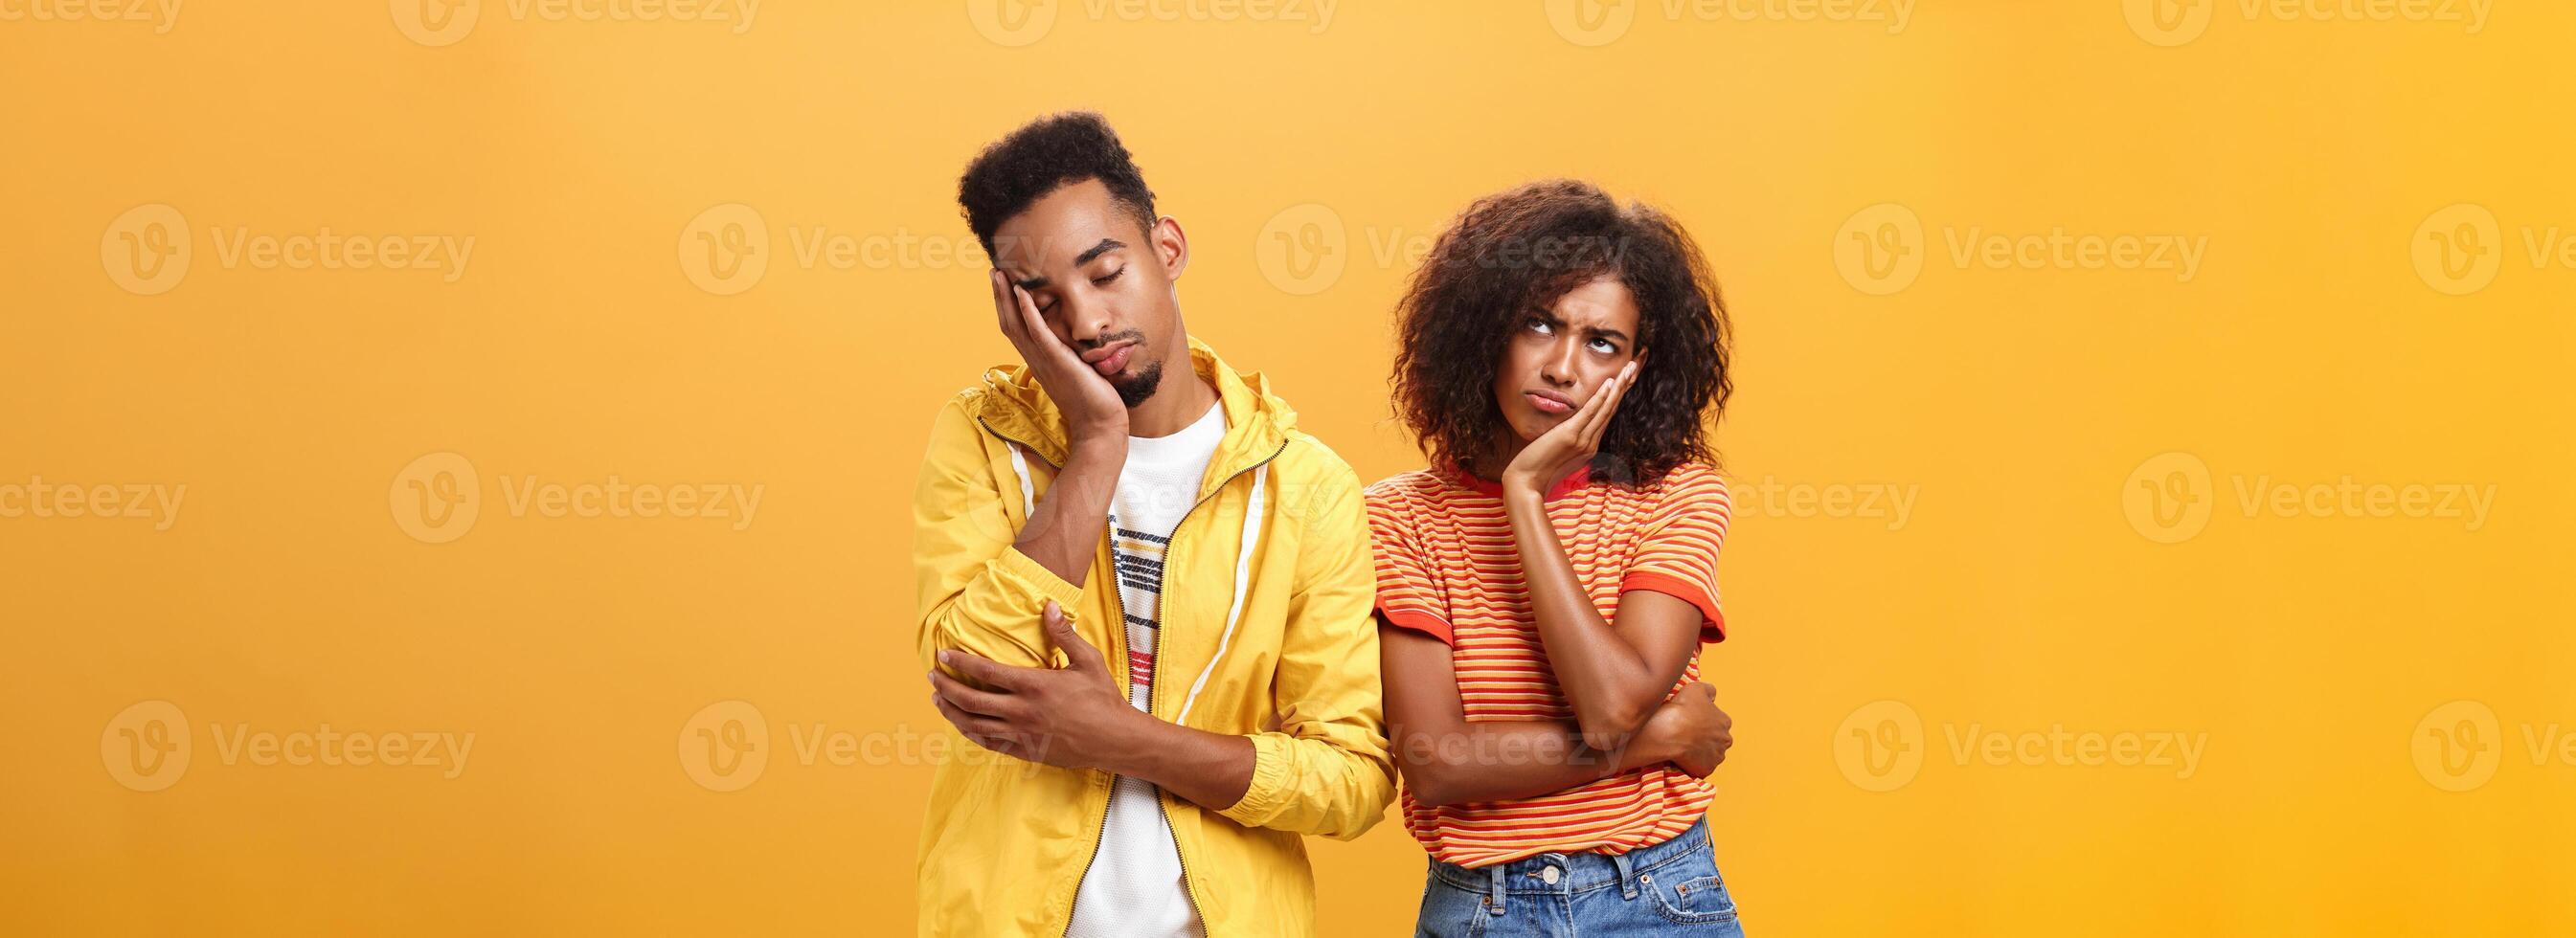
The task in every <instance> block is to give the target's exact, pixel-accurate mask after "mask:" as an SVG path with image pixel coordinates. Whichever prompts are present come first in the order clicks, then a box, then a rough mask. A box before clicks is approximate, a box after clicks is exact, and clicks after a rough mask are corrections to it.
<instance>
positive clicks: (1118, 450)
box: [1065, 433, 1127, 469]
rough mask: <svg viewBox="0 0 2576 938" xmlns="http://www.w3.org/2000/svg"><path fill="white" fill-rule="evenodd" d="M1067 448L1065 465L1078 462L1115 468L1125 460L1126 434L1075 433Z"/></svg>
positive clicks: (1123, 463) (1073, 464)
mask: <svg viewBox="0 0 2576 938" xmlns="http://www.w3.org/2000/svg"><path fill="white" fill-rule="evenodd" d="M1067 448H1068V450H1069V455H1067V456H1066V458H1065V465H1066V467H1068V468H1071V467H1073V466H1075V465H1078V464H1096V465H1099V466H1102V467H1106V468H1111V469H1115V468H1118V467H1120V466H1123V465H1125V464H1126V462H1127V435H1126V434H1124V433H1118V434H1109V433H1099V434H1093V435H1089V436H1083V435H1076V436H1074V438H1073V442H1072V443H1070V444H1068V446H1067Z"/></svg>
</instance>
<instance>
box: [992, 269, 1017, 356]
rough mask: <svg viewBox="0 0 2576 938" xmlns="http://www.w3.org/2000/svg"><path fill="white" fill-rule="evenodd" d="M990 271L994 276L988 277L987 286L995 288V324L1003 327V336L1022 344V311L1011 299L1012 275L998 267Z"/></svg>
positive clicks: (1012, 342)
mask: <svg viewBox="0 0 2576 938" xmlns="http://www.w3.org/2000/svg"><path fill="white" fill-rule="evenodd" d="M990 273H991V274H992V276H991V277H989V278H987V279H986V282H985V286H988V287H991V288H993V321H994V325H996V326H999V327H1000V328H1001V330H1002V337H1003V338H1005V339H1009V340H1011V344H1012V345H1018V344H1020V311H1019V310H1018V309H1017V308H1015V302H1014V301H1013V300H1012V299H1011V292H1010V291H1011V278H1010V275H1008V274H1005V273H1003V272H1002V271H1001V268H998V267H997V268H994V269H993V270H992V271H990Z"/></svg>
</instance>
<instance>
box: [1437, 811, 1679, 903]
mask: <svg viewBox="0 0 2576 938" xmlns="http://www.w3.org/2000/svg"><path fill="white" fill-rule="evenodd" d="M1708 852H1709V845H1708V819H1706V818H1702V819H1700V820H1699V821H1697V822H1696V823H1693V824H1692V825H1691V826H1690V829H1689V830H1685V831H1683V832H1681V833H1679V834H1675V835H1673V837H1672V839H1670V840H1666V841H1664V842H1662V843H1657V844H1647V845H1646V846H1643V847H1639V848H1637V849H1635V850H1630V851H1628V852H1626V853H1620V854H1606V853H1542V854H1538V855H1535V856H1529V857H1523V858H1521V859H1518V860H1513V861H1511V862H1509V863H1497V864H1494V865H1492V866H1480V867H1474V868H1469V867H1464V866H1459V865H1457V864H1454V863H1442V862H1440V861H1438V860H1433V861H1431V875H1433V876H1436V877H1439V879H1440V881H1441V882H1444V883H1447V884H1449V885H1450V886H1452V887H1455V888H1458V889H1462V890H1465V891H1468V892H1479V893H1484V894H1486V895H1490V896H1493V897H1494V898H1496V899H1498V900H1499V899H1501V898H1503V897H1504V896H1506V895H1510V894H1513V893H1520V894H1543V893H1565V894H1573V893H1580V892H1590V891H1592V890H1595V889H1607V888H1609V887H1612V886H1617V887H1619V892H1620V894H1622V895H1626V896H1631V897H1633V896H1635V895H1636V894H1637V877H1638V876H1641V875H1644V874H1648V873H1652V872H1654V871H1655V869H1656V868H1657V867H1660V866H1663V865H1664V864H1667V863H1670V862H1673V861H1674V860H1679V859H1681V858H1683V857H1687V856H1690V855H1691V854H1693V853H1702V854H1705V853H1708ZM1551 871H1553V872H1551Z"/></svg>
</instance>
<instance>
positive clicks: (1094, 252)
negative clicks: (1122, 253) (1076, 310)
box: [1018, 238, 1127, 290]
mask: <svg viewBox="0 0 2576 938" xmlns="http://www.w3.org/2000/svg"><path fill="white" fill-rule="evenodd" d="M1126 246H1127V242H1125V241H1120V240H1118V239H1116V238H1102V239H1100V243H1099V244H1095V245H1092V246H1091V248H1090V250H1086V251H1084V252H1082V253H1080V254H1077V255H1074V258H1073V266H1075V267H1080V266H1082V265H1084V264H1088V263H1091V262H1092V260H1093V259H1094V258H1097V257H1099V256H1100V255H1103V254H1107V253H1109V252H1111V251H1115V250H1118V249H1119V248H1123V247H1126ZM1052 282H1053V281H1050V280H1048V279H1047V278H1045V277H1030V278H1028V279H1026V280H1021V281H1018V283H1019V285H1020V289H1023V290H1036V289H1041V288H1043V287H1045V286H1046V285H1047V284H1049V283H1052Z"/></svg>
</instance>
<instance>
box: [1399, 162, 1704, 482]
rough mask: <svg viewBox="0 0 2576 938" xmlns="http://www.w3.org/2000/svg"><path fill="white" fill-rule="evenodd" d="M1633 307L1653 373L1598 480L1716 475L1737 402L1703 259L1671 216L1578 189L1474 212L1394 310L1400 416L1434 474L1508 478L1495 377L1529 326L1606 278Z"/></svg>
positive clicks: (1613, 436) (1497, 202) (1601, 459)
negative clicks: (1679, 469)
mask: <svg viewBox="0 0 2576 938" xmlns="http://www.w3.org/2000/svg"><path fill="white" fill-rule="evenodd" d="M1603 276H1609V277H1616V278H1618V280H1619V282H1620V283H1621V284H1622V285H1624V286H1626V287H1627V288H1628V292H1629V293H1630V294H1631V295H1632V296H1634V297H1635V299H1636V302H1637V312H1638V324H1637V331H1638V335H1637V349H1638V351H1640V352H1641V353H1644V354H1645V355H1646V356H1647V358H1646V363H1645V365H1644V367H1643V370H1642V371H1640V372H1639V373H1638V375H1637V379H1636V384H1635V385H1633V386H1631V387H1630V388H1629V389H1628V393H1627V395H1626V396H1624V397H1622V398H1620V402H1619V411H1618V413H1616V414H1613V415H1612V416H1611V419H1610V426H1609V429H1608V430H1606V431H1605V432H1604V433H1603V434H1602V437H1601V450H1600V453H1599V454H1598V455H1596V456H1595V457H1594V458H1593V462H1592V473H1593V477H1594V478H1597V479H1600V480H1602V481H1608V482H1623V483H1628V484H1640V483H1644V482H1649V481H1653V480H1657V479H1661V478H1663V476H1664V474H1665V473H1667V472H1670V471H1672V469H1673V467H1675V466H1678V465H1680V464H1682V463H1685V462H1699V463H1707V464H1710V465H1714V464H1715V463H1716V458H1717V457H1716V449H1715V447H1714V446H1713V445H1712V444H1711V442H1710V439H1709V438H1710V436H1711V434H1712V432H1713V424H1715V422H1716V421H1717V418H1718V416H1719V415H1720V414H1721V413H1722V412H1723V410H1724V408H1725V406H1726V398H1727V396H1728V395H1729V394H1730V393H1731V392H1732V391H1733V385H1731V384H1730V383H1729V381H1728V378H1727V373H1726V363H1727V338H1728V337H1727V322H1726V307H1725V304H1724V303H1723V302H1721V301H1720V300H1719V298H1718V291H1717V279H1716V277H1715V276H1713V275H1712V274H1710V273H1709V268H1708V263H1707V261H1706V260H1705V259H1704V258H1702V257H1701V256H1700V251H1699V246H1698V245H1697V244H1695V243H1693V242H1692V241H1691V237H1690V234H1689V233H1688V232H1685V231H1683V230H1682V227H1681V226H1680V225H1679V224H1676V223H1675V222H1674V221H1673V220H1672V218H1671V217H1670V216H1667V215H1665V214H1664V213H1662V212H1660V211H1657V210H1655V209H1654V208H1652V207H1649V206H1646V205H1642V204H1637V203H1630V204H1628V205H1625V206H1622V205H1620V204H1619V203H1618V202H1617V201H1615V200H1613V199H1611V198H1610V196H1609V195H1608V194H1606V193H1604V192H1602V191H1601V190H1600V189H1597V188H1594V187H1593V186H1591V185H1589V184H1586V183H1582V182H1576V181H1572V180H1550V181H1546V182H1535V183H1530V184H1528V185H1524V186H1521V187H1519V188H1516V189H1512V190H1510V191H1508V192H1503V193H1500V194H1497V195H1492V196H1487V197H1485V198H1482V199H1478V200H1477V201H1476V202H1475V203H1474V204H1472V205H1469V206H1467V209H1466V211H1465V212H1462V213H1460V214H1459V216H1458V219H1457V221H1456V223H1454V224H1452V225H1451V226H1450V228H1449V230H1448V231H1446V232H1443V233H1442V234H1441V235H1440V238H1439V240H1438V241H1436V242H1434V243H1433V245H1432V249H1431V252H1430V256H1429V257H1428V258H1426V259H1425V260H1424V261H1423V265H1422V269H1421V270H1419V271H1416V272H1415V273H1414V275H1413V283H1412V286H1411V288H1410V289H1408V290H1407V291H1406V292H1405V295H1404V299H1403V300H1402V302H1401V303H1399V304H1398V306H1397V312H1396V318H1397V349H1396V357H1395V375H1394V377H1393V379H1392V382H1391V383H1392V384H1393V385H1394V390H1395V405H1396V411H1397V416H1398V417H1399V418H1401V419H1402V420H1403V421H1404V424H1405V426H1406V428H1407V429H1409V430H1411V431H1412V432H1413V434H1414V436H1415V437H1416V438H1417V439H1418V440H1419V441H1420V442H1421V445H1422V448H1423V452H1424V454H1425V455H1427V456H1429V457H1430V458H1431V462H1432V464H1433V465H1435V466H1439V465H1449V464H1454V465H1456V466H1457V467H1458V468H1460V469H1464V470H1466V471H1470V472H1474V473H1475V474H1477V475H1480V476H1485V477H1488V478H1491V477H1495V476H1496V475H1498V474H1499V473H1501V471H1502V469H1503V464H1502V461H1501V456H1502V453H1503V452H1504V450H1502V449H1501V447H1502V445H1503V440H1504V434H1508V433H1510V432H1511V429H1510V427H1509V425H1507V424H1506V423H1505V422H1504V421H1503V415H1502V410H1501V408H1500V406H1499V405H1498V404H1497V403H1496V402H1495V400H1494V369H1495V368H1496V367H1497V366H1498V364H1499V363H1500V362H1501V360H1502V355H1503V351H1504V345H1505V343H1507V342H1508V341H1510V337H1511V336H1512V335H1513V334H1514V330H1517V329H1519V328H1520V327H1521V325H1522V324H1523V323H1525V322H1526V321H1527V320H1528V319H1529V317H1530V316H1531V315H1533V314H1534V313H1536V312H1539V311H1541V310H1545V309H1547V308H1549V307H1551V306H1553V305H1555V303H1556V300H1557V299H1558V298H1560V297H1562V296H1564V295H1565V294H1566V293H1567V292H1568V291H1571V290H1573V289H1574V288H1575V287H1578V286H1581V285H1583V284H1584V283H1587V282H1590V281H1591V280H1593V279H1594V278H1597V277H1603Z"/></svg>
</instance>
